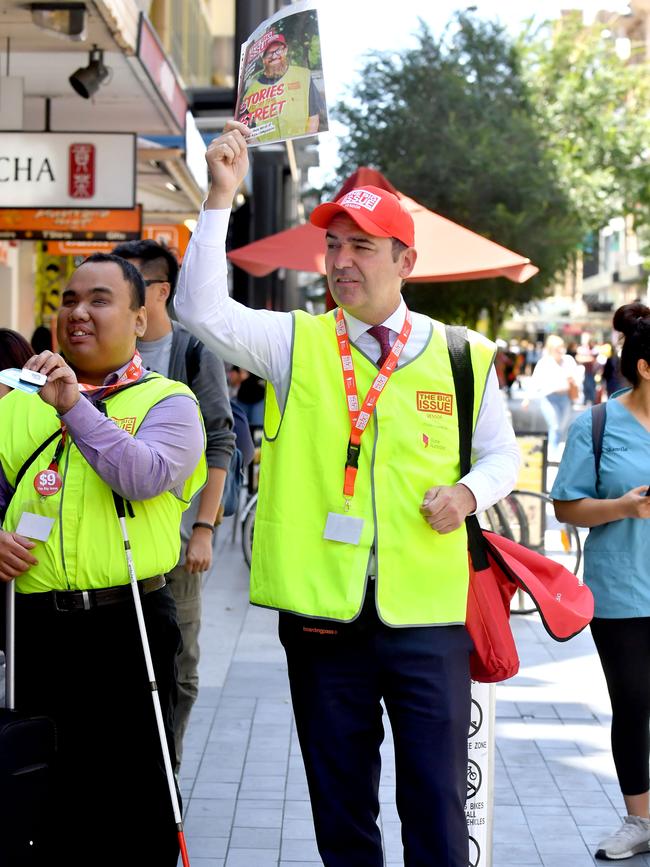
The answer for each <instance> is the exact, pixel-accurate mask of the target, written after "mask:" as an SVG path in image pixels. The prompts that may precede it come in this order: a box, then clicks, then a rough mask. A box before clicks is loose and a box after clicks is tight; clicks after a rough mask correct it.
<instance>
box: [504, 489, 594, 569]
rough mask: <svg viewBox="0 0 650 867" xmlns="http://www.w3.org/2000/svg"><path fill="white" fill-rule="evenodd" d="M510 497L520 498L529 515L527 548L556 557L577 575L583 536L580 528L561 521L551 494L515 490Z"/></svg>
mask: <svg viewBox="0 0 650 867" xmlns="http://www.w3.org/2000/svg"><path fill="white" fill-rule="evenodd" d="M510 497H511V498H514V499H516V500H518V502H519V504H520V506H521V508H522V509H523V511H524V512H525V514H526V518H527V526H528V539H527V542H526V544H527V547H528V548H531V549H532V550H533V551H538V552H539V553H540V554H543V555H544V556H545V557H550V558H551V559H552V560H556V561H557V562H558V563H561V564H562V565H563V566H564V568H565V569H568V570H569V571H570V572H573V574H574V575H577V574H578V572H579V571H580V566H581V565H582V539H581V537H580V533H579V532H578V529H577V527H574V526H573V524H562V523H561V522H560V521H558V520H557V518H556V517H555V511H554V509H553V500H552V499H551V498H550V497H549V496H548V494H543V493H541V492H539V491H523V490H515V491H512V493H511V494H510Z"/></svg>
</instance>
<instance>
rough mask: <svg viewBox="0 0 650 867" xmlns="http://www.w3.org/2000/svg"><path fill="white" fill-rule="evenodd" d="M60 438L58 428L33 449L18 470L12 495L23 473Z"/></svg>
mask: <svg viewBox="0 0 650 867" xmlns="http://www.w3.org/2000/svg"><path fill="white" fill-rule="evenodd" d="M60 436H61V428H58V430H55V431H54V433H53V434H51V435H50V436H49V437H48V438H47V439H46V440H45V442H42V443H41V444H40V446H38V447H37V448H35V449H34V451H33V452H32V453H31V455H30V456H29V457H28V458H27V460H26V461H25V462H24V464H23V465H22V467H21V468H20V469H19V470H18V473H17V474H16V481H15V482H14V486H13V489H14V493H15V492H16V491H17V490H18V485H19V484H20V483H21V481H22V478H23V476H24V475H25V473H26V472H27V470H28V469H29V467H30V465H31V464H32V463H33V462H34V461H35V460H36V458H37V457H38V456H39V455H40V454H41V452H43V451H45V449H46V448H47V447H48V446H49V444H50V443H52V442H54V440H55V439H57V437H60ZM12 496H13V494H12ZM10 502H11V498H9V500H8V501H7V502H6V503H5V504H4V506H3V507H2V509H1V510H0V520H4V516H5V515H6V514H7V509H8V508H9V503H10Z"/></svg>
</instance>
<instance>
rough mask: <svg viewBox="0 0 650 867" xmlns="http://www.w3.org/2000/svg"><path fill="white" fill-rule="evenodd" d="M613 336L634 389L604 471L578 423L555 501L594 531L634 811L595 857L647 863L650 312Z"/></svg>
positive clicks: (621, 755)
mask: <svg viewBox="0 0 650 867" xmlns="http://www.w3.org/2000/svg"><path fill="white" fill-rule="evenodd" d="M614 328H616V330H617V331H620V332H622V334H623V335H624V337H625V342H624V344H623V351H622V354H621V371H622V373H623V375H624V376H625V377H626V379H627V380H628V381H629V382H630V383H631V384H632V385H631V388H630V389H628V390H627V391H625V392H623V393H622V394H620V395H619V396H617V397H615V398H613V399H611V398H610V400H608V401H607V404H606V407H607V415H606V424H605V430H604V438H603V444H602V455H601V459H600V466H599V468H598V470H597V469H596V465H595V462H594V449H593V443H592V415H591V413H583V414H582V415H581V416H579V417H578V418H577V419H576V421H575V423H574V424H573V426H572V427H571V430H570V432H569V438H568V441H567V445H566V449H565V452H564V455H563V457H562V461H561V463H560V468H559V470H558V475H557V478H556V480H555V484H554V485H553V489H552V491H551V497H552V498H553V500H554V504H555V514H556V515H557V518H558V520H560V521H563V522H568V523H570V524H576V525H577V526H579V527H589V535H588V537H587V541H586V543H585V566H584V577H585V581H586V583H587V584H588V585H589V587H590V588H591V590H592V592H593V594H594V600H595V616H594V619H593V620H592V622H591V633H592V635H593V638H594V643H595V645H596V649H597V651H598V655H599V657H600V661H601V663H602V666H603V671H604V673H605V679H606V681H607V689H608V691H609V696H610V699H611V703H612V732H611V738H612V753H613V757H614V764H615V766H616V774H617V777H618V781H619V785H620V787H621V792H622V793H623V799H624V801H625V807H626V810H627V816H626V817H625V820H624V822H623V825H622V826H621V827H620V828H619V829H617V830H616V831H615V832H614V833H613V834H611V835H610V836H609V837H606V838H605V839H604V840H602V842H601V843H599V845H598V848H597V851H596V857H597V858H605V859H612V860H614V859H622V858H630V857H632V855H634V854H636V853H640V852H646V853H647V852H648V845H649V844H650V818H649V813H648V806H649V795H648V790H649V789H650V781H649V776H648V764H649V762H650V734H649V732H650V676H649V674H648V673H649V672H650V523H649V522H648V519H649V518H650V497H649V496H646V494H647V492H648V483H649V482H650V309H649V308H647V307H645V306H643V305H642V304H627V305H625V306H623V307H620V308H619V309H618V310H617V311H616V313H615V314H614Z"/></svg>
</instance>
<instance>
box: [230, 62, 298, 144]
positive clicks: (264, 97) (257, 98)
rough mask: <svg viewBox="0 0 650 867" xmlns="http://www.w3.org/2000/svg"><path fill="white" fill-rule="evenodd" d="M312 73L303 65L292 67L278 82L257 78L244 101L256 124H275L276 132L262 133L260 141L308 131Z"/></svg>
mask: <svg viewBox="0 0 650 867" xmlns="http://www.w3.org/2000/svg"><path fill="white" fill-rule="evenodd" d="M310 82H311V72H310V71H309V69H306V68H305V67H303V66H289V68H288V69H287V71H286V72H285V74H284V75H283V76H282V78H280V79H279V80H278V81H277V82H275V83H274V84H262V83H261V82H259V81H255V82H254V83H253V84H251V86H250V87H249V88H248V90H247V91H246V93H245V95H244V99H243V102H244V103H245V105H246V108H247V111H248V112H249V113H250V115H251V117H252V118H253V119H254V121H255V124H256V126H264V125H266V124H269V123H272V124H273V127H274V129H273V131H272V132H268V133H264V134H263V135H260V136H259V137H258V138H257V139H256V141H261V142H263V141H268V140H269V139H278V138H290V137H291V136H296V135H304V134H305V133H306V132H307V120H308V118H309V85H310Z"/></svg>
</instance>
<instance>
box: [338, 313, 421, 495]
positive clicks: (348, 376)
mask: <svg viewBox="0 0 650 867" xmlns="http://www.w3.org/2000/svg"><path fill="white" fill-rule="evenodd" d="M412 327H413V326H412V322H411V311H410V310H409V309H408V308H407V310H406V316H405V317H404V325H402V330H401V331H400V333H399V336H398V338H397V340H396V341H395V343H393V345H392V347H391V350H390V352H389V354H388V357H387V358H386V360H385V361H384V363H383V364H382V366H381V370H380V371H379V373H378V374H377V376H376V377H375V379H374V381H373V383H372V385H371V386H370V388H369V389H368V394H367V395H366V398H365V400H364V402H363V404H362V406H361V409H359V394H358V392H357V379H356V376H355V375H354V361H353V360H352V350H351V348H350V339H349V337H348V327H347V325H346V322H345V317H344V315H343V310H342V309H341V308H340V307H339V309H338V310H337V312H336V339H337V341H338V345H339V355H340V357H341V368H342V370H343V384H344V385H345V396H346V400H347V405H348V413H349V415H350V441H349V443H348V455H347V460H346V462H345V481H344V483H343V496H344V497H345V502H346V510H347V509H349V507H350V500H351V498H352V497H353V496H354V483H355V480H356V477H357V471H358V469H359V454H360V452H361V437H362V436H363V432H364V431H365V429H366V427H367V425H368V422H369V421H370V416H371V415H372V413H373V410H374V408H375V407H376V406H377V403H378V401H379V398H380V397H381V393H382V391H383V390H384V389H385V388H386V384H387V382H388V380H389V379H390V378H391V376H392V375H393V372H394V371H395V369H396V368H397V361H398V359H399V357H400V355H401V354H402V352H403V350H404V347H405V346H406V342H407V340H408V339H409V335H410V334H411V329H412Z"/></svg>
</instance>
